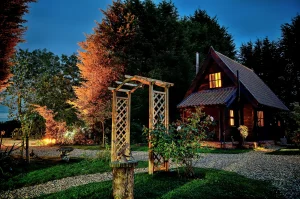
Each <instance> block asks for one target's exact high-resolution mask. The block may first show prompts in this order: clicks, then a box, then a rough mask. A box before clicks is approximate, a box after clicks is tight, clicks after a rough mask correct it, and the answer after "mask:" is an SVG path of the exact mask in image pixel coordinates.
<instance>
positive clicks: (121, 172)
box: [110, 161, 138, 199]
mask: <svg viewBox="0 0 300 199" xmlns="http://www.w3.org/2000/svg"><path fill="white" fill-rule="evenodd" d="M137 165H138V162H137V161H128V162H119V161H114V162H111V163H110V167H112V169H113V171H112V172H113V198H114V199H133V198H134V196H133V187H134V168H135V167H136V166H137Z"/></svg>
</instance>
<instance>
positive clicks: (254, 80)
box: [215, 51, 289, 110]
mask: <svg viewBox="0 0 300 199" xmlns="http://www.w3.org/2000/svg"><path fill="white" fill-rule="evenodd" d="M215 52H216V54H217V55H218V56H219V58H220V59H221V60H222V61H223V63H224V64H225V65H226V66H227V67H228V68H229V70H231V72H232V73H233V74H235V75H236V73H237V70H238V71H239V79H240V82H241V84H243V85H244V86H245V88H246V89H247V90H248V91H249V92H250V93H251V95H252V96H253V97H254V98H255V99H256V100H257V102H258V103H259V104H262V105H266V106H270V107H275V108H279V109H282V110H289V109H288V108H287V107H286V106H285V105H284V104H283V103H282V102H281V100H280V99H279V98H278V97H277V96H276V95H275V93H273V91H272V90H271V89H270V88H269V87H268V86H267V85H266V84H265V83H264V82H263V81H262V80H261V79H260V78H259V77H258V76H257V75H256V74H255V73H254V72H253V70H251V69H249V68H247V67H246V66H243V65H242V64H239V63H238V62H236V61H234V60H232V59H230V58H228V57H226V56H225V55H223V54H221V53H219V52H217V51H215Z"/></svg>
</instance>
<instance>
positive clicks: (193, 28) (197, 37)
mask: <svg viewBox="0 0 300 199" xmlns="http://www.w3.org/2000/svg"><path fill="white" fill-rule="evenodd" d="M182 23H183V24H184V27H185V30H186V36H187V37H188V39H189V43H190V47H189V50H190V51H189V54H190V55H191V56H192V57H191V59H192V60H194V58H195V52H199V53H200V55H204V56H202V57H200V58H201V59H202V60H204V58H205V55H206V54H207V52H208V50H209V48H210V46H213V47H214V48H215V49H216V50H217V51H219V52H221V53H222V54H224V55H226V56H228V57H230V58H234V57H235V50H234V49H235V44H234V42H233V38H232V36H231V35H230V34H229V33H228V32H227V29H226V27H224V26H220V25H219V23H218V19H217V17H216V16H215V17H210V16H209V15H208V14H207V12H206V11H205V10H200V9H197V10H196V11H195V13H194V14H193V15H191V16H188V17H184V18H183V20H182Z"/></svg>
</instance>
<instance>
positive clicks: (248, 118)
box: [243, 104, 254, 140]
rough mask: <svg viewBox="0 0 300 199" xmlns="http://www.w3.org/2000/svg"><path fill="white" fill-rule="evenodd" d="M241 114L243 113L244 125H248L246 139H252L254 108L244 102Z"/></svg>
mask: <svg viewBox="0 0 300 199" xmlns="http://www.w3.org/2000/svg"><path fill="white" fill-rule="evenodd" d="M243 115H244V118H243V120H244V125H245V126H247V127H248V132H249V134H248V139H250V140H251V139H253V137H254V135H253V127H254V110H253V108H252V106H251V104H244V108H243Z"/></svg>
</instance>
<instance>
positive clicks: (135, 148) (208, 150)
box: [72, 144, 251, 154]
mask: <svg viewBox="0 0 300 199" xmlns="http://www.w3.org/2000/svg"><path fill="white" fill-rule="evenodd" d="M72 147H73V148H76V149H83V150H99V149H101V150H103V148H101V147H100V146H99V145H96V146H95V145H89V146H85V145H74V146H72ZM130 149H131V150H132V151H148V149H149V148H148V145H142V146H140V145H137V144H133V145H131V146H130ZM249 151H251V149H216V148H208V147H203V148H201V149H199V150H198V152H199V153H219V154H238V153H246V152H249Z"/></svg>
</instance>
